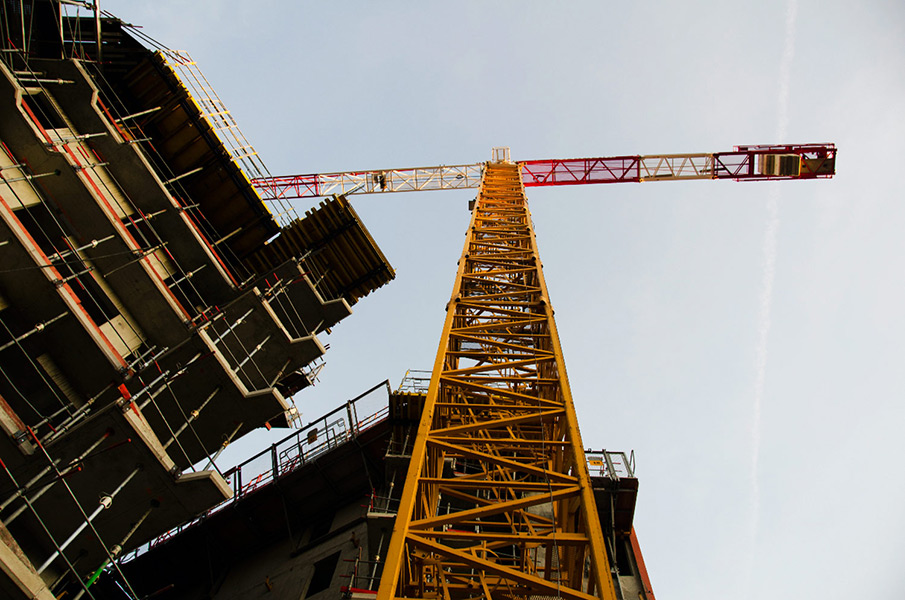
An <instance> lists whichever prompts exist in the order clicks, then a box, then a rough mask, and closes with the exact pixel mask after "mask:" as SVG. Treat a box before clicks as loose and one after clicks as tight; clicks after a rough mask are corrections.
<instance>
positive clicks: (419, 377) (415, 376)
mask: <svg viewBox="0 0 905 600" xmlns="http://www.w3.org/2000/svg"><path fill="white" fill-rule="evenodd" d="M430 382H431V372H430V371H421V370H418V369H409V370H408V371H406V372H405V375H404V376H403V377H402V381H401V382H399V387H397V388H396V393H400V392H405V393H409V394H426V393H427V388H428V387H429V386H430Z"/></svg>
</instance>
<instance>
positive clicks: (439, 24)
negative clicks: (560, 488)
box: [102, 0, 905, 600]
mask: <svg viewBox="0 0 905 600" xmlns="http://www.w3.org/2000/svg"><path fill="white" fill-rule="evenodd" d="M624 4H625V5H623V4H620V3H602V2H573V3H569V4H566V3H552V2H543V3H542V2H494V3H491V2H464V3H458V4H455V3H439V2H422V3H415V2H379V3H377V2H320V3H310V2H277V1H270V2H266V1H265V2H255V3H250V2H226V1H219V2H214V1H202V2H192V3H185V2H177V1H174V0H169V1H166V0H160V1H157V2H154V3H142V4H136V3H134V2H125V1H123V0H115V1H114V0H107V1H106V2H102V5H104V7H105V8H107V9H108V10H111V11H113V12H114V13H116V14H118V15H120V16H121V17H122V18H124V19H125V20H127V21H131V22H133V23H135V24H141V25H144V26H145V32H146V33H148V34H149V35H151V36H153V37H155V38H157V39H158V40H160V41H161V42H163V43H165V44H167V45H168V46H170V47H172V48H178V49H185V50H188V51H189V52H190V53H191V54H192V55H193V56H194V57H195V59H196V60H197V61H198V63H199V65H200V67H201V68H202V70H203V71H204V72H205V74H206V75H207V77H208V79H209V80H210V82H211V83H212V84H213V85H214V87H215V88H216V89H217V90H218V92H219V94H220V96H221V98H222V99H223V100H224V101H225V102H226V104H227V106H228V107H229V108H230V109H231V110H232V111H233V114H234V116H235V117H236V118H237V120H238V121H239V124H240V125H241V127H242V128H243V130H244V132H245V134H246V135H247V136H248V138H249V139H250V140H251V141H252V143H253V144H254V145H255V146H256V148H257V149H258V151H259V153H260V155H261V156H262V158H263V159H264V161H265V162H266V164H267V165H268V167H269V168H270V170H271V172H273V173H274V174H291V173H311V172H328V171H342V170H353V169H367V168H393V167H408V166H422V165H432V164H457V163H472V162H478V161H482V160H486V159H488V158H489V157H490V148H491V147H492V146H499V145H508V146H511V148H512V156H513V158H514V159H516V160H520V159H532V158H548V157H562V158H566V157H577V156H607V155H621V154H633V153H641V154H652V153H661V152H696V151H701V152H707V151H720V150H728V149H731V147H732V146H734V145H737V144H757V143H774V142H794V143H806V142H824V141H827V142H835V143H836V144H837V145H838V146H839V148H840V153H839V166H838V169H839V174H838V175H837V177H836V178H835V179H834V180H831V181H818V182H785V183H777V184H765V183H734V182H689V183H650V184H641V185H617V186H583V187H570V188H548V189H539V190H530V191H529V200H530V202H531V207H532V211H533V214H534V221H535V224H536V229H537V234H538V240H539V245H540V250H541V256H542V258H543V259H544V265H545V274H546V277H547V282H548V285H549V287H550V293H551V296H552V300H553V303H554V306H555V307H556V311H557V312H556V317H557V323H558V326H559V329H560V334H561V337H562V342H563V347H564V351H565V354H566V359H567V365H568V370H569V375H570V380H571V382H572V388H573V395H574V396H575V399H576V402H577V404H578V410H579V419H580V423H581V427H582V434H583V438H584V442H585V446H588V447H594V448H601V447H606V448H609V449H614V450H617V449H618V450H630V449H634V450H635V452H636V456H637V463H638V470H637V472H638V475H639V477H640V481H641V489H640V495H639V499H638V508H637V512H636V527H637V530H638V535H639V538H640V541H641V545H642V548H643V550H644V555H645V558H646V560H647V564H648V569H649V571H650V574H651V579H652V582H653V586H654V590H655V592H656V594H657V595H658V596H659V597H660V598H662V599H666V598H669V599H671V600H685V599H688V600H691V599H698V598H771V599H776V598H788V599H790V600H791V599H794V600H799V599H801V598H810V597H821V598H848V597H854V596H858V597H869V598H872V599H885V598H890V599H893V598H899V597H901V594H902V589H903V588H905V570H903V569H902V564H903V563H905V510H903V508H902V507H903V506H905V478H903V476H902V475H901V471H902V470H903V467H902V461H903V456H905V441H903V439H905V436H903V434H902V429H903V426H905V402H903V398H905V369H903V363H905V317H903V310H902V307H903V306H905V274H903V256H905V237H903V234H902V232H903V231H905V202H903V196H905V193H903V191H902V184H901V180H900V173H901V170H902V169H901V166H900V161H901V152H900V151H899V150H897V148H898V145H899V144H900V143H901V140H903V139H905V75H903V74H905V8H903V6H902V5H901V4H900V3H897V2H860V3H854V2H851V1H825V2H815V1H811V2H805V1H801V2H797V3H795V4H794V5H793V9H794V10H793V13H794V20H793V21H792V29H791V37H788V38H787V35H786V27H787V22H788V18H789V3H788V2H784V1H777V2H758V3H726V2H701V1H686V2H682V3H665V2H644V3H624ZM784 51H790V54H789V55H788V57H789V58H788V59H787V60H789V61H790V62H788V63H787V64H788V66H789V69H788V80H787V83H788V87H787V94H788V96H787V100H788V102H787V104H786V106H787V108H788V112H787V117H788V124H787V127H786V136H785V139H780V140H777V139H775V135H776V132H777V131H781V129H782V126H781V122H780V121H781V119H782V113H783V110H784V109H783V104H782V101H781V98H782V93H783V92H782V90H783V89H784V88H783V86H782V78H783V69H782V61H783V53H784ZM771 194H778V197H775V200H776V202H777V204H776V207H777V211H776V214H775V218H774V217H771V213H770V211H769V202H770V196H771ZM472 196H473V193H470V192H469V191H461V192H433V193H425V194H398V195H395V196H390V195H387V196H379V197H366V196H363V197H358V198H357V199H355V200H354V204H355V207H356V209H357V210H358V211H359V213H360V214H361V216H362V217H363V219H364V220H365V222H366V224H367V225H368V227H369V228H370V229H371V232H372V233H373V235H374V237H375V238H376V240H377V241H378V243H379V244H380V245H381V246H382V247H383V249H384V251H385V253H386V254H387V256H388V257H389V259H390V261H391V262H392V263H393V265H394V266H395V267H396V269H397V273H398V276H397V280H396V281H395V282H393V283H392V284H391V285H390V286H389V287H387V288H386V289H383V290H380V291H378V292H377V293H376V294H375V295H374V296H373V297H369V298H366V299H364V300H363V301H362V302H361V303H359V305H357V306H356V308H355V311H356V312H355V314H354V315H353V316H352V317H350V318H349V320H347V321H345V322H343V323H342V324H340V325H339V326H337V327H336V329H335V330H334V333H333V334H332V335H330V336H329V337H327V338H326V339H325V341H326V342H328V343H330V345H331V350H330V352H329V353H328V355H327V363H328V364H327V367H326V369H325V371H324V372H323V375H322V377H321V383H320V384H319V385H318V386H317V388H315V389H313V390H308V391H306V392H304V393H302V394H300V395H299V397H298V398H297V402H298V404H299V406H300V409H301V410H302V411H303V413H304V415H305V417H306V418H309V419H313V418H316V417H317V416H319V415H320V414H322V413H323V412H326V411H327V410H329V409H330V408H332V407H333V406H335V405H336V404H338V403H340V402H342V401H344V400H346V399H348V398H351V397H353V396H355V395H357V394H358V393H359V392H361V391H363V390H365V389H367V388H368V387H370V386H371V385H373V384H375V383H377V382H379V381H381V380H383V379H385V378H390V379H391V380H392V381H393V382H394V383H395V382H396V381H398V379H399V378H400V377H401V376H402V374H403V373H404V371H405V370H406V369H407V368H428V367H429V366H430V365H431V364H432V363H433V358H434V353H435V352H436V347H437V341H438V336H439V333H440V328H441V325H442V320H443V315H444V312H443V308H444V305H445V303H446V300H447V299H448V296H449V293H450V290H451V288H452V280H453V276H454V274H455V263H456V260H457V258H458V256H459V253H460V251H461V244H462V242H463V239H464V237H463V235H464V231H465V226H466V224H467V221H468V213H467V210H466V204H467V201H468V199H470V198H471V197H472ZM299 208H301V209H304V208H307V205H300V206H299ZM771 219H773V220H772V222H773V223H774V225H775V226H776V229H775V262H773V263H772V264H773V267H774V273H775V277H773V278H772V295H771V296H770V297H768V298H766V299H765V297H764V291H763V290H764V283H765V281H766V280H765V278H764V268H765V264H767V265H769V264H771V263H770V261H767V260H766V257H765V235H766V232H767V228H768V224H769V223H771ZM767 246H768V247H769V243H768V244H767ZM765 301H766V306H767V307H769V312H768V313H766V314H768V316H769V329H768V331H767V335H766V338H764V339H766V345H765V346H764V349H765V350H766V353H765V354H764V355H763V357H764V358H765V359H766V360H765V365H766V368H765V371H764V379H763V395H762V397H761V400H760V409H759V414H760V417H759V420H757V418H756V416H755V415H756V414H757V412H758V411H757V409H756V404H757V400H756V394H755V388H756V381H757V364H758V356H759V355H758V347H759V344H760V340H761V337H760V336H761V333H762V332H763V329H762V328H763V327H764V325H765V321H764V318H763V317H764V314H765V313H763V312H762V307H763V306H764V305H765ZM755 438H756V439H757V440H759V445H757V444H756V443H755ZM266 443H269V442H268V441H266V440H265V441H262V440H261V439H258V441H257V442H254V443H253V442H251V441H243V442H242V443H240V444H236V448H238V450H234V454H233V455H231V456H238V455H239V454H251V453H252V452H253V451H254V450H256V449H257V447H259V446H260V445H261V444H266ZM255 444H257V446H255ZM756 448H759V451H758V453H757V460H756V461H755V459H754V452H755V449H756ZM755 464H756V465H757V468H756V472H755V471H754V470H753V465H755Z"/></svg>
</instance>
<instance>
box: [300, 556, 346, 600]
mask: <svg viewBox="0 0 905 600" xmlns="http://www.w3.org/2000/svg"><path fill="white" fill-rule="evenodd" d="M337 563H339V552H335V553H333V554H331V555H330V556H328V557H326V558H322V559H320V560H319V561H317V562H316V563H314V575H312V576H311V583H310V584H309V585H308V592H307V593H306V594H305V598H310V597H311V596H313V595H315V594H318V593H320V592H323V591H324V590H325V589H327V588H328V587H330V582H331V581H333V573H334V572H335V571H336V565H337Z"/></svg>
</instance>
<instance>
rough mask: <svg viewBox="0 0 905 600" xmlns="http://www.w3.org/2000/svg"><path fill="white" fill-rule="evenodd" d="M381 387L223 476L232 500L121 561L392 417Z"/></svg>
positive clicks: (387, 385) (387, 386) (130, 555)
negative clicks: (360, 415)
mask: <svg viewBox="0 0 905 600" xmlns="http://www.w3.org/2000/svg"><path fill="white" fill-rule="evenodd" d="M380 388H385V389H386V390H387V393H389V392H390V382H389V380H386V381H382V382H381V383H378V384H377V385H375V386H374V387H372V388H371V389H369V390H368V391H366V392H364V393H363V394H361V395H359V396H357V397H355V398H353V399H352V400H349V401H348V402H346V403H345V404H343V405H341V406H339V407H337V408H335V409H333V410H332V411H330V412H329V413H327V414H326V415H324V416H322V417H320V418H319V419H317V420H315V421H312V422H310V423H308V424H307V425H305V426H304V427H302V428H301V429H299V430H297V431H295V432H293V433H292V434H290V435H288V436H286V437H285V438H283V439H282V440H280V441H279V442H277V443H275V444H273V445H272V446H271V447H270V448H267V449H265V450H262V451H261V452H259V453H257V454H255V455H254V456H252V457H251V458H249V459H248V460H246V461H244V462H242V463H240V464H238V465H236V466H235V467H233V468H231V469H229V470H228V471H226V472H224V473H223V477H224V478H225V479H226V481H227V483H228V484H229V485H230V487H231V488H232V489H233V497H232V498H229V499H228V500H224V501H223V502H221V503H220V504H217V505H216V506H214V507H212V508H210V509H208V510H207V511H205V512H204V513H202V514H201V515H199V516H198V517H196V518H195V519H193V520H191V521H189V522H187V523H183V524H182V525H180V526H178V527H175V528H173V529H171V530H170V531H167V532H166V533H164V534H162V535H160V536H158V537H156V538H155V539H153V540H151V541H150V542H148V543H146V544H143V545H142V546H139V547H138V548H136V549H135V550H132V551H131V552H129V553H128V554H125V555H124V556H123V558H122V562H128V561H130V560H132V559H134V558H135V557H137V556H139V555H141V554H144V553H145V552H147V551H148V550H150V549H151V548H154V547H155V546H158V545H160V544H162V543H163V542H165V541H166V540H168V539H170V538H171V537H173V536H175V535H177V534H178V533H180V532H182V531H185V530H186V529H188V528H190V527H192V526H194V525H196V524H198V523H200V522H201V521H203V520H205V519H207V518H208V517H210V516H211V515H212V514H214V513H216V512H218V511H219V510H221V509H223V508H224V507H225V506H227V505H229V504H231V503H233V502H236V501H237V500H239V499H241V498H243V497H245V496H246V495H248V494H249V493H251V492H253V491H255V490H257V489H258V488H261V487H264V486H266V485H268V484H269V483H271V482H272V481H274V480H276V479H277V478H279V477H282V476H284V475H286V474H288V473H291V472H292V471H295V470H296V469H299V468H300V467H302V466H304V465H306V464H308V463H309V462H311V461H313V460H314V459H316V458H317V457H319V456H321V455H323V454H325V453H326V452H328V451H330V450H332V449H333V448H336V447H337V446H339V445H341V444H344V443H345V442H347V441H349V440H350V439H352V438H354V437H355V436H357V435H359V434H360V433H361V432H363V431H365V430H367V429H370V428H371V427H373V426H374V425H377V424H378V423H380V422H381V421H383V420H385V419H386V418H387V417H388V416H389V407H388V405H387V401H386V398H382V397H380V396H372V393H373V392H375V391H377V390H379V389H380ZM375 405H376V407H375ZM359 413H364V414H365V416H363V417H359Z"/></svg>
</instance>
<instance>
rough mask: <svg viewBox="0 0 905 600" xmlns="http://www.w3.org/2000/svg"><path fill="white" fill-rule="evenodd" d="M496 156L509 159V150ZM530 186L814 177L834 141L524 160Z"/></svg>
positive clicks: (338, 187) (463, 175) (454, 175)
mask: <svg viewBox="0 0 905 600" xmlns="http://www.w3.org/2000/svg"><path fill="white" fill-rule="evenodd" d="M493 161H494V162H510V161H509V149H508V148H494V149H493ZM517 164H518V165H519V170H520V173H521V178H522V183H523V184H524V185H525V186H526V187H533V186H547V185H582V184H590V183H640V182H645V181H680V180H688V179H734V180H736V181H743V180H746V181H763V180H776V179H817V178H828V177H832V176H833V175H834V174H835V173H836V146H835V145H833V144H784V145H783V144H781V145H765V146H736V147H735V149H734V150H732V151H729V152H714V153H697V154H650V155H633V156H612V157H599V158H567V159H542V160H525V161H519V162H518V163H517ZM483 169H484V163H475V164H467V165H451V166H450V165H439V166H433V167H414V168H404V169H378V170H373V171H348V172H339V173H320V174H310V175H289V176H276V177H260V178H256V179H252V180H251V182H252V185H254V187H255V188H256V189H257V190H258V192H259V193H260V194H261V196H262V198H263V199H264V200H282V199H292V198H316V197H320V196H329V195H332V194H344V195H349V194H371V193H384V192H415V191H427V190H453V189H463V188H477V187H479V186H480V183H481V174H482V172H483Z"/></svg>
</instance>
